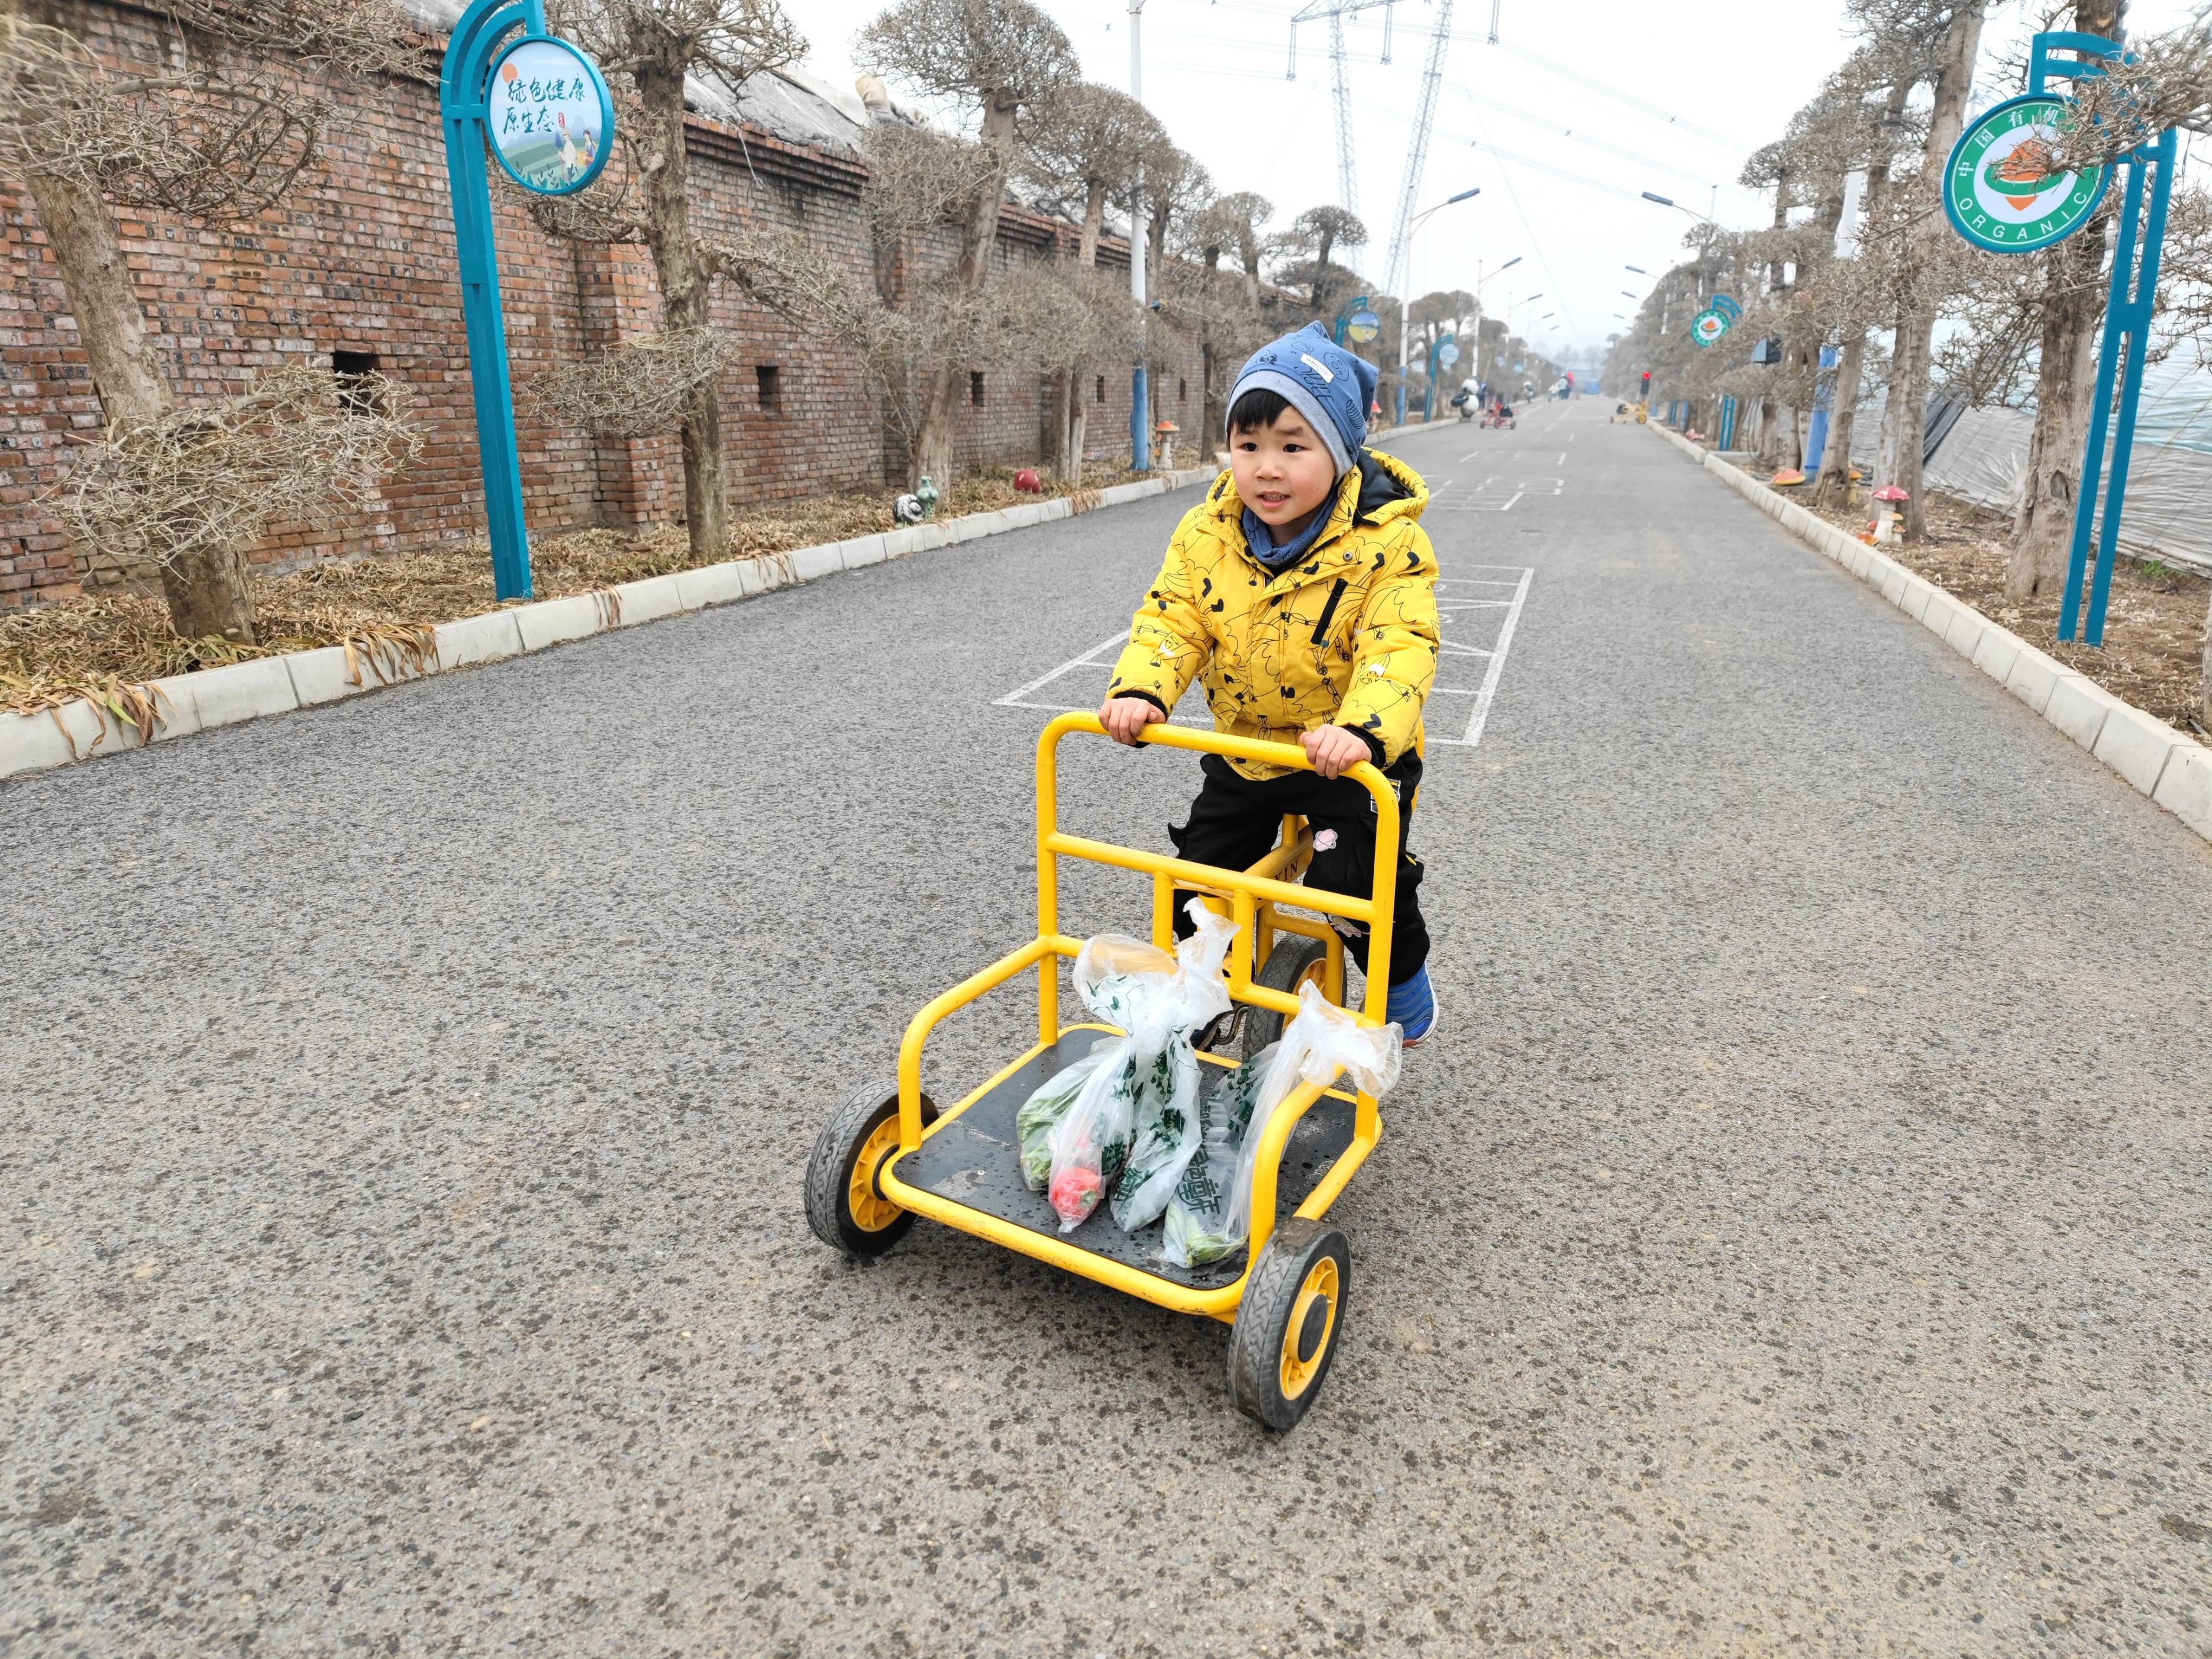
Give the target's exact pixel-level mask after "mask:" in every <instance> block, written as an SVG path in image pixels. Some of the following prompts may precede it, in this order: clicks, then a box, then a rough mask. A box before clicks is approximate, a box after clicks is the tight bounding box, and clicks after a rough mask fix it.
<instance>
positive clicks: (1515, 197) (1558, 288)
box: [1474, 110, 1581, 333]
mask: <svg viewBox="0 0 2212 1659" xmlns="http://www.w3.org/2000/svg"><path fill="white" fill-rule="evenodd" d="M1474 118H1475V120H1476V121H1477V122H1480V121H1481V120H1482V112H1481V111H1480V110H1477V111H1476V112H1474ZM1482 132H1483V137H1486V138H1487V137H1489V136H1490V129H1489V127H1488V126H1487V125H1485V126H1484V127H1483V129H1482ZM1495 149H1496V146H1494V145H1493V146H1492V150H1493V151H1494V150H1495ZM1498 177H1499V178H1501V179H1504V183H1505V197H1506V199H1507V200H1508V201H1510V202H1511V203H1512V204H1513V211H1514V214H1515V215H1516V216H1517V217H1518V218H1519V219H1520V221H1521V228H1522V230H1524V231H1526V232H1527V233H1528V246H1530V247H1532V248H1534V249H1535V251H1536V263H1537V264H1540V265H1541V266H1543V267H1544V280H1545V283H1547V285H1548V286H1549V287H1550V288H1551V289H1552V290H1553V292H1554V293H1564V292H1565V289H1566V284H1565V283H1562V282H1561V281H1560V280H1559V276H1558V275H1557V274H1556V273H1555V272H1554V271H1553V270H1552V262H1551V260H1550V259H1548V258H1546V257H1545V253H1544V245H1543V244H1542V243H1541V242H1540V241H1538V240H1536V228H1535V227H1534V225H1532V224H1530V223H1529V222H1528V210H1526V209H1524V208H1523V207H1522V205H1521V192H1520V191H1517V190H1516V189H1515V188H1514V187H1513V175H1512V174H1511V173H1505V172H1502V171H1501V172H1500V173H1499V174H1498ZM1559 303H1560V304H1561V305H1565V304H1566V301H1565V300H1561V301H1559ZM1567 328H1568V330H1569V331H1570V332H1572V333H1580V332H1581V330H1580V329H1579V328H1578V327H1577V326H1576V324H1575V319H1574V313H1572V312H1570V313H1567Z"/></svg>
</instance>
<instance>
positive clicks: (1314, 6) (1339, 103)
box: [1285, 0, 1397, 213]
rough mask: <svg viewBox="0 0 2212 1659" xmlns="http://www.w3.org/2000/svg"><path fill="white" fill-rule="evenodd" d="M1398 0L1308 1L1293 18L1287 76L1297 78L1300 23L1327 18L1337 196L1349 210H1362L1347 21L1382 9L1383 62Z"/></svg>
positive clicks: (1339, 203)
mask: <svg viewBox="0 0 2212 1659" xmlns="http://www.w3.org/2000/svg"><path fill="white" fill-rule="evenodd" d="M1396 3H1397V0H1307V4H1306V7H1305V9H1304V10H1303V11H1300V12H1298V13H1297V15H1295V16H1293V17H1292V18H1291V65H1290V71H1289V73H1288V75H1287V76H1285V78H1286V79H1288V80H1292V81H1295V80H1297V78H1298V25H1299V24H1301V23H1312V22H1316V21H1319V20H1321V19H1322V18H1324V17H1326V18H1328V60H1329V70H1330V72H1331V75H1332V76H1333V77H1334V78H1333V82H1332V87H1331V90H1332V92H1333V94H1334V99H1335V102H1336V198H1337V205H1338V206H1339V207H1340V208H1342V209H1343V210H1345V211H1346V213H1357V212H1358V211H1359V170H1358V167H1356V166H1355V165H1354V164H1353V161H1352V68H1351V59H1350V58H1348V57H1347V56H1346V53H1345V50H1344V20H1345V19H1346V18H1347V17H1351V16H1353V15H1356V14H1358V13H1359V12H1363V11H1372V10H1373V9H1375V8H1376V7H1377V6H1380V7H1382V8H1383V62H1384V63H1386V64H1387V63H1389V61H1390V15H1391V9H1392V8H1393V7H1394V6H1395V4H1396Z"/></svg>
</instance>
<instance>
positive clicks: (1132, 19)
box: [1076, 0, 1152, 472]
mask: <svg viewBox="0 0 2212 1659" xmlns="http://www.w3.org/2000/svg"><path fill="white" fill-rule="evenodd" d="M1144 11H1145V0H1129V96H1130V97H1131V98H1132V99H1133V100H1136V102H1137V103H1138V104H1139V106H1141V105H1142V104H1143V103H1144V101H1145V52H1144V36H1143V34H1142V33H1140V31H1141V30H1142V29H1143V27H1144ZM1144 182H1145V180H1144V173H1143V170H1142V169H1141V168H1139V171H1138V174H1137V185H1136V188H1134V189H1133V190H1132V191H1130V192H1129V297H1130V298H1131V299H1133V300H1134V301H1136V302H1137V314H1138V316H1139V319H1140V321H1139V325H1138V326H1139V332H1138V335H1137V361H1136V363H1135V365H1134V367H1133V368H1132V369H1131V371H1130V374H1129V470H1130V471H1132V472H1149V471H1152V421H1151V418H1150V417H1151V415H1152V410H1150V409H1149V408H1147V407H1146V405H1147V404H1150V403H1151V402H1152V397H1151V394H1150V390H1149V388H1148V387H1147V386H1146V384H1145V381H1146V374H1145V357H1146V346H1147V345H1148V344H1149V343H1150V340H1151V335H1152V319H1151V316H1150V314H1149V313H1147V312H1146V307H1145V228H1144ZM1082 463H1083V458H1082V457H1081V456H1078V457H1076V465H1077V468H1078V470H1080V469H1081V466H1082Z"/></svg>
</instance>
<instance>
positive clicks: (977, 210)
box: [854, 0, 1078, 479]
mask: <svg viewBox="0 0 2212 1659" xmlns="http://www.w3.org/2000/svg"><path fill="white" fill-rule="evenodd" d="M854 55H855V58H856V59H857V61H858V62H859V63H860V66H861V67H862V68H863V69H865V70H868V71H870V72H871V73H873V74H876V75H879V76H883V77H884V79H886V80H889V81H893V82H899V83H901V84H902V85H905V86H907V87H908V88H912V89H913V90H915V92H917V93H919V94H921V95H923V96H925V97H928V98H934V99H940V100H945V101H947V102H950V103H951V104H953V105H955V106H957V107H959V108H960V109H962V110H963V112H967V113H969V115H971V116H972V117H974V118H976V119H977V121H978V122H979V130H978V132H979V136H978V143H980V144H981V149H982V150H983V152H984V155H985V158H986V161H987V165H986V166H985V167H982V168H981V170H980V177H979V179H978V180H977V182H976V184H975V187H974V188H973V189H972V190H971V191H969V193H968V196H967V198H966V199H965V201H964V202H963V203H961V204H959V208H960V212H959V217H958V221H957V228H958V232H959V244H958V248H957V252H956V255H955V258H954V260H953V271H952V286H953V289H954V293H953V295H951V300H952V301H953V302H955V303H956V304H959V305H966V306H971V307H972V306H973V304H974V303H975V300H976V298H977V296H979V295H981V292H982V289H983V285H984V283H985V282H986V280H987V278H988V276H989V275H990V269H991V262H992V255H993V252H994V249H995V247H996V245H997V240H998V228H999V211H1000V204H1001V203H1002V202H1003V200H1004V197H1005V193H1006V178H1007V175H1008V173H1010V172H1011V171H1012V167H1013V166H1014V164H1015V162H1016V161H1017V159H1018V154H1019V149H1018V147H1019V143H1020V141H1021V137H1022V134H1023V131H1024V121H1025V120H1027V119H1030V118H1033V117H1034V115H1035V114H1036V112H1037V111H1038V110H1039V109H1040V108H1041V107H1042V106H1044V105H1046V104H1047V103H1048V102H1049V101H1050V100H1052V98H1053V97H1054V96H1055V95H1056V94H1059V93H1060V92H1061V91H1063V90H1064V89H1065V88H1067V87H1069V86H1071V85H1073V83H1074V82H1075V81H1076V80H1077V79H1078V76H1077V70H1076V64H1075V53H1074V50H1073V47H1071V46H1069V45H1068V42H1067V37H1066V35H1065V34H1063V33H1060V26H1059V25H1058V24H1056V23H1054V21H1052V20H1051V19H1050V18H1049V17H1048V16H1046V15H1044V13H1043V12H1042V11H1040V10H1039V9H1037V8H1036V7H1035V6H1033V5H1031V4H1030V3H1029V0H898V3H896V5H894V6H892V7H891V8H890V9H889V10H887V11H885V12H884V13H883V14H881V15H879V16H878V17H877V18H876V20H875V21H873V22H872V23H870V24H869V25H868V26H867V27H866V28H865V29H863V30H861V32H860V38H859V40H857V41H856V42H855V53H854ZM961 391H962V376H961V373H960V366H959V364H958V363H957V362H945V363H944V364H942V365H940V366H939V368H937V369H936V370H935V371H934V372H933V375H932V376H931V381H930V386H929V389H928V396H927V400H926V403H925V405H924V409H923V412H922V418H921V430H920V432H919V434H918V435H917V439H916V441H915V444H914V446H913V452H914V464H915V471H916V473H917V474H919V473H921V472H928V473H931V474H932V475H933V476H934V477H939V478H947V479H949V478H950V477H951V476H952V445H953V439H954V436H955V435H956V434H957V431H958V429H959V420H960V398H961Z"/></svg>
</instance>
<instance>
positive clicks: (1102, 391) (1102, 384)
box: [1091, 374, 1106, 404]
mask: <svg viewBox="0 0 2212 1659" xmlns="http://www.w3.org/2000/svg"><path fill="white" fill-rule="evenodd" d="M1091 401H1092V402H1093V403H1101V404H1103V403H1104V402H1105V401H1106V377H1105V376H1104V375H1103V374H1101V375H1100V376H1099V377H1098V395H1097V397H1096V398H1093V399H1091Z"/></svg>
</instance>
